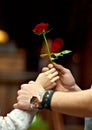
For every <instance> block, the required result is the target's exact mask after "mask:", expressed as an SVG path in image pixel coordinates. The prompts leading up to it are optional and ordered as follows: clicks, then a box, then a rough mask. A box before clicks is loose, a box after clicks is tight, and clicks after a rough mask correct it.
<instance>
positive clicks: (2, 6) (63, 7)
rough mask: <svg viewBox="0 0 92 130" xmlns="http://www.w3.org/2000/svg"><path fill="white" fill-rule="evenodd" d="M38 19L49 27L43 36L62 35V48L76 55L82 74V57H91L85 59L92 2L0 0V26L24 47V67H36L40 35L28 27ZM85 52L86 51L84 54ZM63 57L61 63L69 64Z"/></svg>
mask: <svg viewBox="0 0 92 130" xmlns="http://www.w3.org/2000/svg"><path fill="white" fill-rule="evenodd" d="M40 22H47V23H49V26H50V27H51V28H53V31H51V32H50V33H49V35H47V37H49V38H57V37H62V38H63V39H64V42H65V45H64V48H63V49H71V50H72V51H73V52H72V55H73V54H75V53H78V54H79V55H80V57H81V62H80V63H79V64H78V65H79V66H80V69H81V71H82V70H83V71H82V72H81V73H82V75H83V73H84V70H85V66H84V62H85V57H86V59H88V60H89V61H88V62H91V61H90V60H91V59H92V58H91V57H90V58H91V59H89V58H88V57H89V55H90V54H91V49H92V46H91V41H92V39H91V34H92V31H91V30H92V1H91V0H61V1H59V0H55V1H52V0H49V1H42V0H39V1H37V0H33V1H27V0H26V1H17V0H13V1H11V0H8V1H5V0H3V1H1V2H0V28H1V29H4V30H5V31H7V32H8V33H9V35H10V38H11V39H14V40H16V44H17V46H18V47H19V48H21V47H22V48H25V49H26V50H27V54H28V55H27V59H28V63H27V68H28V70H37V64H38V60H39V54H38V50H39V48H40V47H41V43H42V37H39V36H37V35H34V34H33V32H32V30H33V28H34V26H35V25H36V24H38V23H40ZM89 49H90V50H89ZM86 51H87V52H88V53H89V52H90V53H89V54H88V55H87V56H86V55H85V53H87V52H86ZM34 59H35V60H34ZM64 60H65V64H64V65H65V66H68V67H70V66H69V65H70V64H72V62H73V61H71V59H69V56H68V58H64ZM70 62H71V63H70ZM83 66H84V69H83ZM87 66H89V65H87ZM79 71H80V70H79ZM82 78H83V76H82ZM82 80H83V79H82Z"/></svg>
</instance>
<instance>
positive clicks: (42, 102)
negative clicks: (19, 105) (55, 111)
mask: <svg viewBox="0 0 92 130" xmlns="http://www.w3.org/2000/svg"><path fill="white" fill-rule="evenodd" d="M53 94H54V90H48V91H40V92H39V93H37V94H36V95H34V96H33V97H32V98H31V99H30V107H31V109H37V110H43V109H49V110H51V106H50V104H51V98H52V96H53Z"/></svg>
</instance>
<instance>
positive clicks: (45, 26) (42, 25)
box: [33, 23, 49, 33]
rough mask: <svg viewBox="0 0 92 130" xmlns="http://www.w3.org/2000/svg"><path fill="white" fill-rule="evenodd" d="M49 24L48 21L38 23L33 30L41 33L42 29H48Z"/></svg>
mask: <svg viewBox="0 0 92 130" xmlns="http://www.w3.org/2000/svg"><path fill="white" fill-rule="evenodd" d="M48 26H49V24H48V23H40V24H37V25H36V26H35V27H34V29H33V32H37V33H41V32H43V31H46V30H47V29H48Z"/></svg>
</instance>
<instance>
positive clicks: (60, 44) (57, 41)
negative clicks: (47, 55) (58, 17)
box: [51, 38, 64, 53]
mask: <svg viewBox="0 0 92 130" xmlns="http://www.w3.org/2000/svg"><path fill="white" fill-rule="evenodd" d="M63 46H64V41H63V39H61V38H56V39H55V40H54V42H53V43H52V47H51V52H53V53H57V52H59V51H60V49H61V48H62V47H63Z"/></svg>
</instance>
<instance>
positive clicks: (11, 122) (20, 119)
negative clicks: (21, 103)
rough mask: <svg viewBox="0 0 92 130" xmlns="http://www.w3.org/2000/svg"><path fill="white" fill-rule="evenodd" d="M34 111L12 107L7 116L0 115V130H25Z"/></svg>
mask: <svg viewBox="0 0 92 130" xmlns="http://www.w3.org/2000/svg"><path fill="white" fill-rule="evenodd" d="M35 114H36V111H34V110H32V111H30V112H29V111H23V110H19V109H14V110H13V111H11V112H10V113H8V114H7V116H5V117H3V116H0V130H27V129H28V127H29V125H30V124H31V122H32V120H33V118H34V116H35Z"/></svg>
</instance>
